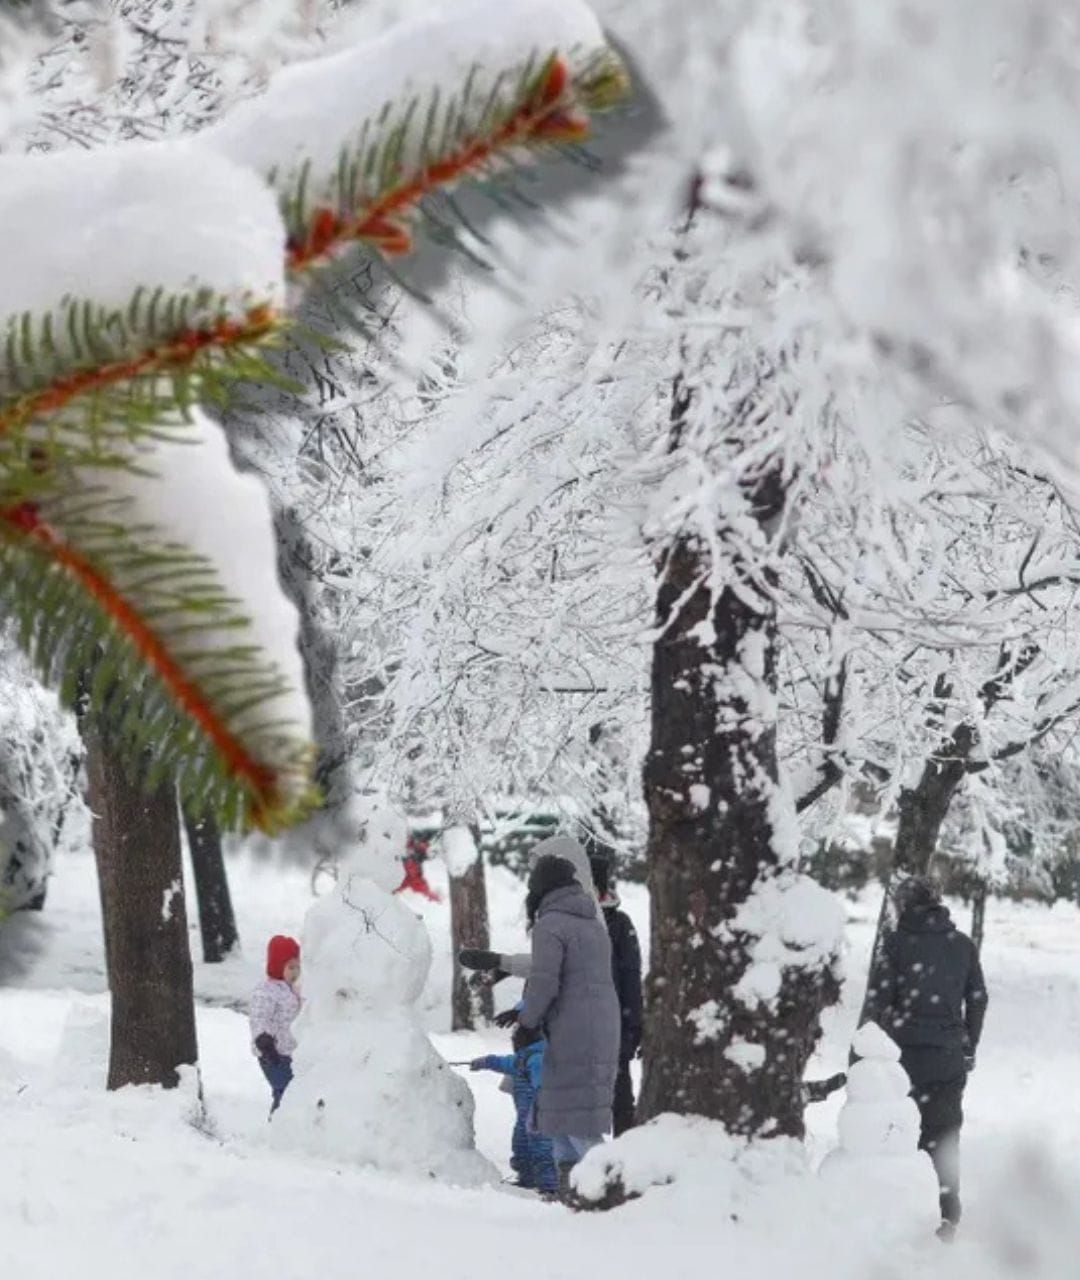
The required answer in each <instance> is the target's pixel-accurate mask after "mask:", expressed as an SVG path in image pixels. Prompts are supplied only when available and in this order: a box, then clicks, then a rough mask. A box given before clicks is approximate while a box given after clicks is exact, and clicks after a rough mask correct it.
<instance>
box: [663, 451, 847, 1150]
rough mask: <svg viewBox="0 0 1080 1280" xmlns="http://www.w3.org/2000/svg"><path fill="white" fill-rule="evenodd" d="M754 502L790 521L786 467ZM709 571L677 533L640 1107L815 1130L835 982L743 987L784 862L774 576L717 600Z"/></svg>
mask: <svg viewBox="0 0 1080 1280" xmlns="http://www.w3.org/2000/svg"><path fill="white" fill-rule="evenodd" d="M749 496H750V497H751V498H752V501H753V506H754V511H755V515H756V517H757V519H758V521H759V523H761V524H762V525H766V524H767V523H771V522H773V521H775V520H776V519H777V518H778V517H779V515H780V513H781V512H782V509H783V503H784V498H785V492H784V482H783V479H782V477H781V475H780V472H779V471H778V470H773V471H771V472H769V473H767V474H766V475H764V476H763V477H762V478H761V479H760V480H759V481H758V483H757V485H756V488H755V490H754V491H753V492H752V493H751V494H750V495H749ZM705 567H706V566H705V562H704V559H703V555H702V553H701V551H700V549H699V548H698V546H697V545H696V544H694V543H692V542H690V541H688V540H680V541H678V542H676V543H675V544H674V545H673V546H672V547H671V549H670V554H669V555H668V557H667V559H666V562H665V565H664V574H663V577H662V580H661V583H660V586H659V592H658V600H657V620H658V622H659V623H660V625H661V627H663V628H665V630H664V631H663V634H662V635H661V638H660V639H659V640H658V641H657V642H656V645H655V647H654V650H653V666H652V743H651V748H650V752H649V755H648V758H647V762H646V766H645V778H644V782H645V796H646V800H647V803H648V807H649V840H648V869H649V890H650V894H651V898H652V950H651V956H652V959H651V971H650V974H649V979H648V983H647V986H646V1019H645V1042H644V1043H645V1074H644V1084H643V1089H642V1096H641V1105H640V1115H641V1118H642V1119H645V1120H647V1119H651V1118H652V1117H654V1116H657V1115H659V1114H660V1113H661V1112H665V1111H675V1112H679V1113H683V1114H687V1113H690V1114H697V1115H704V1116H708V1117H710V1118H712V1119H716V1120H720V1121H722V1122H723V1123H724V1125H725V1126H726V1127H727V1128H728V1130H729V1131H730V1132H732V1133H735V1134H747V1135H750V1134H789V1135H793V1136H799V1137H801V1136H802V1134H803V1131H804V1130H803V1104H802V1091H801V1082H802V1075H803V1070H804V1068H805V1065H806V1061H807V1059H808V1058H809V1056H810V1053H811V1051H812V1049H813V1046H814V1044H815V1042H816V1040H817V1037H818V1034H819V1019H820V1014H821V1010H822V1008H823V1007H824V1006H825V1005H826V1004H827V1003H830V1002H831V1001H832V1000H835V998H836V996H837V994H838V992H837V984H836V980H835V978H834V977H833V976H832V974H831V972H828V971H825V970H823V969H819V968H815V967H812V966H808V967H806V968H799V967H794V966H791V967H786V968H784V969H783V970H782V975H781V978H780V984H779V991H778V992H777V994H776V999H775V1001H774V1002H772V1003H771V1004H765V1003H761V1002H760V1001H759V1000H757V999H756V998H753V997H751V998H748V1000H747V1002H746V1003H744V1002H743V1001H742V1000H741V999H740V998H739V996H738V995H737V994H736V988H737V986H738V983H739V982H740V980H741V979H742V978H743V977H744V976H745V975H746V974H747V971H748V969H749V968H750V967H751V957H750V954H749V948H750V943H751V940H750V939H748V938H747V937H746V936H745V935H743V934H740V933H736V932H735V931H734V930H733V929H732V928H731V923H732V920H733V917H734V916H735V915H736V913H737V911H738V910H739V908H740V907H741V906H742V904H743V903H745V902H746V901H747V899H748V898H749V897H750V895H751V893H752V892H753V891H754V889H755V888H756V887H757V886H759V885H760V884H761V883H762V881H763V878H765V877H768V875H769V874H770V873H772V872H774V871H776V870H777V869H778V867H779V865H780V861H781V858H780V854H779V851H778V846H779V843H780V842H779V840H778V833H777V830H776V826H775V822H776V819H777V816H778V808H777V806H778V803H779V795H778V791H777V787H776V782H777V761H776V729H775V722H774V721H773V720H772V718H771V717H769V715H768V712H767V711H764V710H763V709H764V708H765V707H767V705H768V704H769V701H770V698H771V695H772V694H773V693H774V692H775V688H776V637H777V633H776V610H775V604H774V602H773V600H772V597H771V583H770V582H768V581H766V582H760V581H759V582H753V581H751V580H749V574H748V573H747V574H746V575H745V576H744V579H743V581H742V582H740V583H739V587H738V590H733V589H731V588H730V587H728V588H726V589H725V590H723V591H722V592H721V593H720V594H719V596H718V598H716V599H715V600H714V599H713V598H712V595H711V592H710V589H709V584H708V574H707V573H706V572H705ZM743 567H744V566H741V565H736V566H735V569H734V571H733V574H732V576H733V577H734V576H737V575H738V570H739V569H740V568H743ZM695 584H698V585H697V586H695ZM793 820H794V815H792V821H793Z"/></svg>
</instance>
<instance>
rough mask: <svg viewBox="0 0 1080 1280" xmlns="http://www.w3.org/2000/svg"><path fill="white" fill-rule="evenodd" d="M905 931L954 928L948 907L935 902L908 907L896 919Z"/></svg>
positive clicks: (942, 930) (918, 931) (932, 931)
mask: <svg viewBox="0 0 1080 1280" xmlns="http://www.w3.org/2000/svg"><path fill="white" fill-rule="evenodd" d="M898 925H899V927H900V928H901V929H903V930H904V932H905V933H948V932H949V930H950V929H952V928H954V927H955V926H954V925H953V922H952V916H950V915H949V908H948V907H945V906H942V904H941V903H940V902H936V903H934V904H932V905H930V906H920V907H908V909H907V910H906V911H905V912H904V913H903V915H902V916H901V917H900V919H899V921H898Z"/></svg>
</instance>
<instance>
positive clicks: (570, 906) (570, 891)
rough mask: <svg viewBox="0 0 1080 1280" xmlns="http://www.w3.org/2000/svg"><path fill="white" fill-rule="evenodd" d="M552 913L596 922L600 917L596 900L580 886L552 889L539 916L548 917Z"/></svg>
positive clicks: (545, 896)
mask: <svg viewBox="0 0 1080 1280" xmlns="http://www.w3.org/2000/svg"><path fill="white" fill-rule="evenodd" d="M551 911H557V912H559V913H560V914H561V915H564V916H577V917H578V918H579V919H581V920H596V919H597V918H598V915H599V908H598V907H597V905H596V898H595V897H594V896H593V895H592V894H591V893H586V892H585V890H584V889H583V888H582V887H581V885H580V884H568V885H564V886H563V887H562V888H561V889H552V891H551V892H550V893H548V894H545V895H544V898H543V900H542V901H541V903H540V909H539V911H538V912H537V915H539V916H546V915H547V914H548V913H549V912H551Z"/></svg>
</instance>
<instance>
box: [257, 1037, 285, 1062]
mask: <svg viewBox="0 0 1080 1280" xmlns="http://www.w3.org/2000/svg"><path fill="white" fill-rule="evenodd" d="M255 1048H256V1049H257V1050H258V1051H259V1057H260V1058H262V1059H263V1060H264V1061H266V1062H270V1063H275V1062H280V1061H281V1054H280V1053H278V1051H277V1045H276V1044H274V1037H273V1036H272V1035H271V1034H270V1032H269V1031H264V1032H263V1033H262V1034H261V1035H258V1036H256V1037H255Z"/></svg>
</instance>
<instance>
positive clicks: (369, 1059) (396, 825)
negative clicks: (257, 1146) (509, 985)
mask: <svg viewBox="0 0 1080 1280" xmlns="http://www.w3.org/2000/svg"><path fill="white" fill-rule="evenodd" d="M357 826H358V827H359V831H358V840H357V845H356V852H355V853H354V854H352V855H351V856H350V858H348V859H347V860H346V861H344V862H343V863H342V864H341V865H340V867H339V869H338V877H337V885H336V887H335V889H334V891H333V892H331V893H329V894H327V895H326V896H325V897H322V898H320V899H319V900H318V901H317V902H316V903H315V904H314V905H313V906H312V907H311V909H310V910H309V911H308V913H307V917H306V919H305V921H304V929H303V937H302V943H301V958H302V966H303V976H302V979H301V986H302V994H303V999H304V1008H303V1011H302V1013H301V1015H300V1017H299V1018H298V1019H297V1022H296V1024H295V1029H296V1036H297V1041H298V1047H297V1049H296V1053H295V1055H294V1058H293V1071H294V1078H293V1081H292V1083H291V1084H290V1086H289V1090H288V1093H287V1095H286V1097H285V1100H284V1102H283V1103H282V1106H281V1109H280V1110H279V1111H278V1112H277V1113H276V1114H275V1116H274V1120H273V1124H272V1126H271V1130H270V1141H271V1142H272V1144H273V1145H274V1146H280V1147H283V1148H288V1149H292V1150H295V1149H302V1150H304V1151H306V1152H307V1153H309V1154H312V1155H316V1156H322V1157H324V1158H327V1159H330V1160H333V1161H335V1162H347V1163H349V1164H355V1165H367V1166H370V1167H374V1168H378V1169H383V1170H388V1171H391V1172H402V1173H419V1174H422V1175H426V1176H430V1177H435V1178H439V1179H443V1180H446V1181H449V1182H455V1183H458V1184H464V1185H481V1184H485V1183H489V1182H497V1181H498V1174H497V1172H496V1170H495V1169H494V1167H493V1166H492V1165H490V1164H489V1162H488V1161H487V1160H485V1159H484V1157H483V1156H481V1155H480V1154H479V1152H477V1150H476V1147H475V1142H474V1132H473V1100H472V1094H471V1093H470V1091H469V1087H468V1085H467V1084H465V1082H464V1081H463V1080H461V1079H460V1078H459V1077H458V1076H456V1075H455V1074H454V1073H453V1071H452V1070H451V1069H450V1067H449V1065H448V1064H447V1063H446V1062H445V1061H444V1059H443V1058H442V1057H441V1056H440V1055H439V1054H438V1053H437V1052H436V1050H435V1048H434V1047H433V1045H432V1044H431V1042H430V1040H429V1039H428V1037H427V1034H426V1033H425V1031H424V1029H423V1026H422V1025H421V1022H420V1017H419V1014H418V1011H417V1008H416V1001H417V998H418V997H419V995H420V993H421V992H422V990H423V988H424V984H425V982H426V981H427V976H428V971H429V970H430V967H431V941H430V939H429V937H428V934H427V930H426V929H425V927H424V925H423V923H422V921H421V920H420V919H419V918H418V917H417V916H416V915H414V914H413V912H412V911H411V910H409V908H408V907H407V906H406V905H405V904H404V903H403V902H402V900H401V898H399V897H395V896H394V895H393V892H392V891H393V890H394V889H395V888H396V887H397V885H398V884H399V883H400V881H401V862H400V858H401V855H402V851H403V850H404V848H405V835H406V831H405V823H404V820H403V819H402V818H401V817H400V816H399V815H397V814H396V813H394V812H393V811H392V810H391V809H390V808H389V807H388V806H386V805H384V804H380V803H378V802H375V801H371V800H364V801H363V802H362V808H361V811H360V812H359V813H358V815H357Z"/></svg>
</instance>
